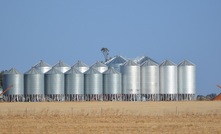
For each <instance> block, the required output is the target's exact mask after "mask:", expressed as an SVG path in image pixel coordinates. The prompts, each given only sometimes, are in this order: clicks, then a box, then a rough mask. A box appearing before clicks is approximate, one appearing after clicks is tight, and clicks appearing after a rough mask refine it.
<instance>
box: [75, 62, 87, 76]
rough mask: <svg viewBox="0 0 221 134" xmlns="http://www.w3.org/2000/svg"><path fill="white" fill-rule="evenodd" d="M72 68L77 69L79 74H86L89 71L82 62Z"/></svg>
mask: <svg viewBox="0 0 221 134" xmlns="http://www.w3.org/2000/svg"><path fill="white" fill-rule="evenodd" d="M72 67H74V68H76V69H78V70H79V71H80V72H81V73H84V72H86V71H87V70H88V69H89V66H88V65H86V64H85V63H84V62H82V61H78V62H77V63H75V64H74V65H73V66H72Z"/></svg>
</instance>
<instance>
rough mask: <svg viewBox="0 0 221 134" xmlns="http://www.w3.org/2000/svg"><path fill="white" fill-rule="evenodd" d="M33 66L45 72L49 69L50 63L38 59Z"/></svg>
mask: <svg viewBox="0 0 221 134" xmlns="http://www.w3.org/2000/svg"><path fill="white" fill-rule="evenodd" d="M34 68H36V69H37V70H38V71H39V72H41V73H46V72H48V71H49V70H51V65H49V64H48V63H46V62H44V61H43V60H40V62H39V63H38V64H36V65H35V66H34Z"/></svg>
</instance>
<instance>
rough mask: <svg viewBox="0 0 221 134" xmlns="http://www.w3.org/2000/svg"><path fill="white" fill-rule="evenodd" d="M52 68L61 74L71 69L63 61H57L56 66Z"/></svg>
mask: <svg viewBox="0 0 221 134" xmlns="http://www.w3.org/2000/svg"><path fill="white" fill-rule="evenodd" d="M54 68H56V69H57V70H59V71H60V72H62V73H65V72H67V71H68V70H69V69H70V68H71V67H70V66H69V65H68V64H66V63H64V62H63V61H59V62H58V63H57V64H56V65H54Z"/></svg>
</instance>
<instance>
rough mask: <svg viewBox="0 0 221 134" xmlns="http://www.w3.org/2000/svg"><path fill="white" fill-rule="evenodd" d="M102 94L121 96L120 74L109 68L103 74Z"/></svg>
mask: <svg viewBox="0 0 221 134" xmlns="http://www.w3.org/2000/svg"><path fill="white" fill-rule="evenodd" d="M103 83H104V94H122V86H121V84H122V83H121V73H119V72H118V71H116V70H115V69H114V68H112V67H111V68H109V69H108V70H107V71H105V72H104V73H103Z"/></svg>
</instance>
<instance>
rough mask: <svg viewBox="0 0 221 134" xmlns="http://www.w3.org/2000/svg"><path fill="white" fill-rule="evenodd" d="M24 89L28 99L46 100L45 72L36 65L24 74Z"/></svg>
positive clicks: (33, 100) (34, 100)
mask: <svg viewBox="0 0 221 134" xmlns="http://www.w3.org/2000/svg"><path fill="white" fill-rule="evenodd" d="M24 91H25V93H24V94H25V99H26V101H32V102H36V101H37V102H38V101H44V94H45V91H44V74H43V73H40V72H39V71H38V70H37V69H35V68H34V67H33V68H31V69H30V70H29V71H27V72H26V73H25V74H24Z"/></svg>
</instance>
